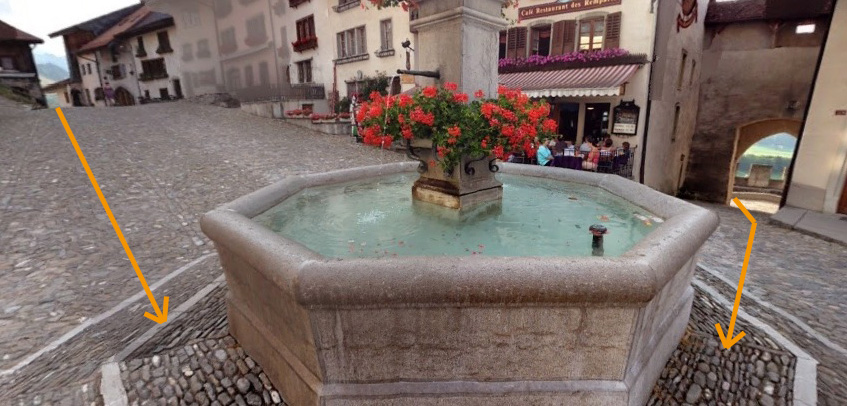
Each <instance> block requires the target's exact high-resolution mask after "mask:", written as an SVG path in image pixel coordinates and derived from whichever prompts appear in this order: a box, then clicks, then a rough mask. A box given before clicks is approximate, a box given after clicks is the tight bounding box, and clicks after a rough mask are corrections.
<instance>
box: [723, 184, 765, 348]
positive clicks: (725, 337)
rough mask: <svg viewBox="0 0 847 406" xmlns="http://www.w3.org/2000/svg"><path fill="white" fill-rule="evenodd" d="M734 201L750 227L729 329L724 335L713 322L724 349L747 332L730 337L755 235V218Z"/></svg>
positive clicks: (739, 303) (736, 199)
mask: <svg viewBox="0 0 847 406" xmlns="http://www.w3.org/2000/svg"><path fill="white" fill-rule="evenodd" d="M732 201H733V202H735V205H736V206H738V208H739V209H741V211H742V212H744V215H745V216H746V217H747V220H750V223H751V224H752V225H751V227H750V237H749V238H748V239H747V252H745V253H744V263H743V264H742V265H741V279H740V280H739V281H738V292H737V293H736V294H735V306H734V307H733V308H732V318H731V319H730V320H729V330H727V332H726V335H724V334H723V331H722V330H721V324H720V323H718V324H715V328H716V329H717V330H718V337H720V339H721V343H722V344H723V347H724V348H726V349H729V348H732V346H733V345H735V343H737V342H738V340H740V339H741V337H744V336H745V335H746V334H747V333H745V332H743V331H742V332H740V333H738V336H736V337H735V338H732V332H733V331H734V330H735V318H736V317H738V306H740V305H741V290H742V289H744V277H745V276H747V265H749V264H750V252H751V251H752V250H753V238H755V237H756V219H755V218H753V216H752V215H751V214H750V212H749V211H747V208H746V207H744V205H743V204H741V201H740V200H738V198H737V197H736V198H734V199H732Z"/></svg>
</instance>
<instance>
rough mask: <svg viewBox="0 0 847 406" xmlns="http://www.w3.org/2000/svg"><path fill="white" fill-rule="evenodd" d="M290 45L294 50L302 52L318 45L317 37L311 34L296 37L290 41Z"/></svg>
mask: <svg viewBox="0 0 847 406" xmlns="http://www.w3.org/2000/svg"><path fill="white" fill-rule="evenodd" d="M291 47H292V48H294V51H295V52H303V51H307V50H310V49H315V48H317V47H318V37H316V36H311V37H306V38H303V39H298V40H297V41H294V42H292V43H291Z"/></svg>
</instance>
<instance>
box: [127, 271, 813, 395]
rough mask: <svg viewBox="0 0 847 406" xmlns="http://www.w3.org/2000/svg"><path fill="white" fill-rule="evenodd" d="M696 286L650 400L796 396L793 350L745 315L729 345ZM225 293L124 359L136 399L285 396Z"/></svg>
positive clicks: (723, 315)
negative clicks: (243, 338)
mask: <svg viewBox="0 0 847 406" xmlns="http://www.w3.org/2000/svg"><path fill="white" fill-rule="evenodd" d="M696 292H697V294H696V296H695V302H694V307H693V310H692V316H691V320H690V321H689V325H688V330H687V332H686V334H685V336H684V337H683V339H682V342H681V343H680V344H679V347H678V348H677V350H676V351H675V352H674V354H673V357H672V358H671V360H670V361H668V363H667V365H666V366H665V369H664V371H663V372H662V375H661V378H660V379H659V381H658V382H657V383H656V386H655V387H654V389H653V394H652V396H651V398H650V400H649V401H648V403H647V405H648V406H654V405H681V404H692V405H694V404H697V405H699V404H705V405H718V404H722V405H729V404H732V405H743V406H746V405H751V406H752V405H767V406H772V405H783V406H784V405H788V404H792V399H793V382H794V367H795V364H796V358H795V357H794V356H793V355H792V354H791V353H789V352H787V351H786V350H785V349H784V348H782V347H781V346H779V345H778V344H776V343H774V342H773V341H771V340H770V339H769V338H767V337H765V336H764V335H763V334H762V333H760V332H758V331H757V330H756V329H755V328H753V327H752V326H750V325H748V324H747V323H746V322H745V321H744V320H740V319H739V321H738V323H737V327H736V331H742V330H743V331H745V332H747V334H748V335H749V338H748V339H747V340H746V341H743V342H741V343H738V344H736V345H734V346H733V347H732V349H731V350H724V349H723V348H722V347H721V345H720V344H719V342H718V341H717V339H716V338H715V330H714V320H729V315H730V313H729V309H725V308H724V307H723V306H720V305H719V304H717V303H716V302H715V301H714V300H713V299H711V298H710V297H709V296H708V295H706V294H705V293H703V292H701V291H699V290H697V291H696ZM225 294H226V287H225V286H222V287H219V288H216V289H215V290H214V291H213V292H212V293H210V294H209V295H208V296H207V297H206V298H205V299H204V300H202V301H200V302H199V303H198V304H197V305H195V306H194V307H193V308H192V309H191V311H189V312H187V313H186V314H185V315H184V316H183V317H182V318H180V319H177V320H175V323H173V324H171V325H170V326H169V327H168V328H166V329H163V330H162V331H160V332H159V333H157V334H156V335H155V336H154V337H152V338H151V339H150V340H149V341H148V342H147V345H144V346H142V347H140V348H139V349H138V350H137V351H135V352H134V353H133V354H132V355H130V356H129V357H128V359H127V360H126V361H124V362H121V363H120V369H121V371H122V372H121V378H122V380H123V383H124V387H125V388H126V390H127V394H128V400H129V402H130V404H131V405H136V404H137V405H142V406H143V405H154V404H160V403H163V402H164V404H168V405H182V404H186V405H188V404H200V405H209V404H215V403H214V402H215V401H217V402H218V403H217V404H220V405H229V404H237V405H243V404H249V405H263V404H264V405H270V404H279V403H280V402H284V397H285V394H284V393H279V392H278V391H277V390H276V389H275V388H274V387H273V385H272V384H271V383H270V381H269V380H268V378H267V377H266V376H265V374H264V373H263V372H262V368H261V366H259V365H257V364H256V363H255V362H254V361H253V360H252V359H251V358H250V357H249V356H248V355H247V354H245V353H244V351H243V349H242V348H241V347H240V346H239V345H238V343H237V342H236V341H235V339H233V338H232V337H231V336H230V335H229V334H228V332H227V323H226V305H225V301H224V296H225Z"/></svg>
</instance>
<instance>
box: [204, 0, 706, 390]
mask: <svg viewBox="0 0 847 406" xmlns="http://www.w3.org/2000/svg"><path fill="white" fill-rule="evenodd" d="M419 1H420V2H421V9H420V18H419V20H417V21H416V22H415V23H414V25H415V27H416V28H417V29H418V31H419V35H420V42H421V44H420V46H419V48H420V50H419V52H420V55H419V56H418V57H419V64H421V65H422V66H423V67H424V68H427V69H439V70H440V71H441V72H442V73H443V77H444V78H445V79H446V80H451V81H456V82H458V83H460V84H461V86H462V87H463V90H465V91H467V90H469V89H470V91H469V93H473V91H475V90H477V89H480V88H482V89H483V90H486V91H488V92H492V91H494V89H493V88H494V86H495V84H496V80H495V79H494V78H495V77H496V76H495V75H496V65H494V64H493V63H492V64H489V63H488V62H489V60H490V59H491V58H492V57H491V56H490V55H489V54H488V53H485V52H481V51H480V50H484V49H493V47H490V48H485V47H484V46H483V45H485V44H481V45H474V44H475V43H476V42H478V41H480V39H481V41H482V42H485V43H487V41H491V43H492V44H493V43H494V41H495V39H496V34H495V33H496V32H497V30H499V28H500V27H501V26H502V22H501V21H500V20H499V13H500V8H499V6H500V4H501V2H500V1H498V0H439V1H425V0H424V1H421V0H419ZM445 38H450V39H451V42H450V43H456V38H459V39H460V40H459V41H458V43H459V48H460V50H457V51H456V52H455V53H452V54H451V53H449V52H445V53H444V56H443V59H439V57H436V56H435V54H436V53H437V52H438V50H437V49H436V48H437V47H436V46H435V45H434V44H440V43H442V42H440V41H442V39H445ZM427 44H429V46H427ZM474 46H478V47H479V48H480V50H475V48H474ZM451 58H452V59H451ZM471 58H472V59H473V60H476V63H472V62H469V59H471ZM438 61H445V62H444V63H439V62H438ZM479 61H483V62H484V63H482V64H481V63H479ZM489 65H490V66H489ZM472 66H484V67H486V68H485V69H479V72H477V71H475V70H473V69H472V68H471V67H472ZM488 67H490V70H489V69H488ZM485 75H487V76H485ZM463 79H464V80H463ZM474 81H479V83H475V82H474ZM489 94H490V93H489ZM474 164H475V165H480V166H478V167H474V168H475V169H476V170H475V171H473V172H474V173H482V172H485V173H490V171H487V170H486V169H488V168H487V166H488V162H487V161H478V162H475V163H474ZM499 165H500V168H501V171H500V172H501V173H503V174H504V176H517V177H523V178H525V179H544V180H545V181H549V182H560V183H561V184H562V185H574V184H579V185H587V186H589V187H591V188H596V189H597V190H602V191H604V193H606V192H608V193H610V194H614V195H616V196H618V197H620V198H623V199H625V200H626V201H628V202H630V203H631V204H632V205H633V207H638V208H640V209H643V210H645V211H648V212H650V213H652V214H653V215H655V216H656V218H659V219H661V220H662V222H661V223H660V224H658V226H657V227H655V229H652V231H650V232H649V234H646V236H644V237H643V238H641V239H640V240H639V241H637V242H635V243H634V244H633V245H632V246H631V247H629V248H628V249H627V250H626V251H625V252H624V253H622V254H621V255H618V256H615V257H611V256H610V257H592V256H583V257H568V258H564V257H538V256H525V257H520V256H508V257H496V256H489V255H475V256H465V257H456V256H420V255H415V254H414V253H411V255H408V256H399V257H386V258H349V257H345V258H338V257H327V256H324V255H321V254H320V253H318V252H317V251H316V250H314V249H310V248H308V247H307V246H306V245H304V243H302V242H300V241H298V238H297V236H289V237H285V236H283V235H280V234H278V233H275V232H273V231H272V230H270V229H269V228H266V227H264V226H262V225H261V224H259V223H257V222H256V221H254V218H257V216H260V215H262V214H263V213H265V212H268V211H269V210H271V209H273V208H274V207H277V206H278V205H280V204H281V203H285V202H286V201H288V200H289V199H293V198H295V197H296V196H298V194H300V193H304V192H307V191H314V190H323V189H321V188H323V187H326V186H327V185H340V184H350V183H351V182H352V183H353V184H355V183H356V182H365V181H370V180H373V179H379V178H381V177H385V176H392V175H398V174H401V175H402V174H406V175H410V176H414V175H415V173H416V171H417V170H418V169H420V168H419V164H418V163H416V162H408V163H400V164H389V165H379V166H370V167H363V168H356V169H349V170H342V171H335V172H328V173H317V174H312V175H302V176H293V177H289V178H287V179H285V180H283V181H281V182H279V183H277V184H274V185H271V186H268V187H266V188H264V189H261V190H259V191H257V192H254V193H252V194H249V195H247V196H244V197H242V198H240V199H238V200H236V201H234V202H232V203H229V204H227V205H225V206H223V207H221V208H218V209H215V210H213V211H211V212H209V213H207V214H206V215H205V216H204V217H203V219H202V222H201V226H202V229H203V231H204V232H205V233H206V234H207V235H208V236H209V237H210V238H211V239H212V240H213V241H214V242H215V246H216V248H217V250H218V253H219V256H220V260H221V264H222V265H223V268H224V271H225V274H226V280H227V286H228V288H229V292H228V295H227V305H228V306H227V317H228V320H229V325H230V331H231V333H232V335H233V336H234V337H235V338H236V339H237V340H238V342H239V343H240V344H241V345H242V346H243V348H244V350H245V351H246V352H247V353H248V354H249V355H250V356H251V357H252V358H254V359H255V360H256V361H257V362H258V363H259V364H260V365H261V366H262V368H263V369H264V371H265V372H266V373H267V375H268V377H270V379H271V380H272V381H273V383H274V384H275V385H276V387H277V389H279V390H280V391H281V392H282V394H283V396H284V397H285V399H286V401H287V402H288V403H289V404H290V405H293V406H303V405H308V406H312V405H314V406H318V405H320V406H357V405H385V406H388V405H480V406H482V405H486V406H490V405H629V406H636V405H638V406H641V405H643V404H644V403H645V402H646V400H647V399H648V397H649V395H650V391H651V389H652V387H653V384H654V382H655V380H656V379H657V378H658V376H659V373H660V372H661V370H662V368H663V367H664V365H665V363H666V362H667V360H668V358H669V357H670V355H671V353H672V352H673V350H674V349H675V348H676V346H677V344H678V342H679V340H680V337H681V336H682V334H683V332H684V330H685V327H686V324H687V322H688V318H689V313H690V309H691V303H692V300H693V289H692V288H691V286H690V284H691V279H692V276H693V272H694V265H695V259H696V256H697V254H698V252H699V250H700V248H701V247H702V245H703V244H704V243H705V241H706V239H707V238H708V237H709V235H711V233H712V232H713V231H714V230H715V228H716V227H717V217H716V216H715V215H714V214H712V213H710V212H709V211H707V210H705V209H702V208H699V207H697V206H694V205H691V204H689V203H686V202H683V201H680V200H677V199H675V198H673V197H670V196H667V195H664V194H661V193H659V192H656V191H654V190H652V189H650V188H648V187H646V186H643V185H640V184H637V183H634V182H631V181H628V180H626V179H623V178H621V177H618V176H615V175H603V174H594V173H583V172H578V171H570V170H557V169H551V168H543V167H536V166H529V165H510V164H499ZM457 170H461V169H457ZM462 173H463V174H464V175H467V173H466V172H464V171H462ZM468 176H469V177H470V176H473V175H468ZM492 176H493V175H492ZM460 184H461V183H460ZM498 187H499V186H495V188H498ZM490 189H491V187H490V185H489V186H486V187H483V188H482V189H481V190H490ZM457 190H459V191H460V193H459V194H460V195H461V194H469V193H471V194H472V193H474V191H473V190H471V191H468V190H463V189H461V188H460V189H457ZM486 193H490V192H486ZM499 193H500V194H501V195H502V194H503V193H508V190H502V189H499ZM400 197H402V196H400ZM489 197H491V196H490V195H489V196H487V198H486V199H483V200H490V199H488V198H489ZM496 199H499V197H497V198H496ZM447 200H449V198H448V199H447ZM396 204H401V203H396ZM444 206H448V207H449V206H450V205H444ZM440 209H441V210H447V211H455V209H451V208H444V207H442V208H440ZM506 209H507V208H506V207H504V211H505V210H506ZM292 210H296V208H295V209H292ZM457 227H458V226H457ZM583 231H584V232H585V234H584V235H585V238H586V244H588V245H591V244H592V234H589V233H588V229H587V225H586V228H585V229H584V230H583ZM605 232H606V230H605V229H603V230H598V229H597V228H594V229H592V233H594V234H593V236H594V237H595V238H596V237H597V236H598V235H603V234H604V233H605ZM611 235H614V230H612V234H611ZM594 241H595V242H596V239H595V240H594Z"/></svg>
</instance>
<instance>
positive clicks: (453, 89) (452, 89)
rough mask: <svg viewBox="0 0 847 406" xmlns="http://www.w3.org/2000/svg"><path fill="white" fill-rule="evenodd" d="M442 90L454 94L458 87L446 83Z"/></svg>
mask: <svg viewBox="0 0 847 406" xmlns="http://www.w3.org/2000/svg"><path fill="white" fill-rule="evenodd" d="M444 88H445V89H447V90H449V91H451V92H455V91H456V90H458V89H459V85H457V84H455V83H453V82H447V83H445V84H444Z"/></svg>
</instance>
